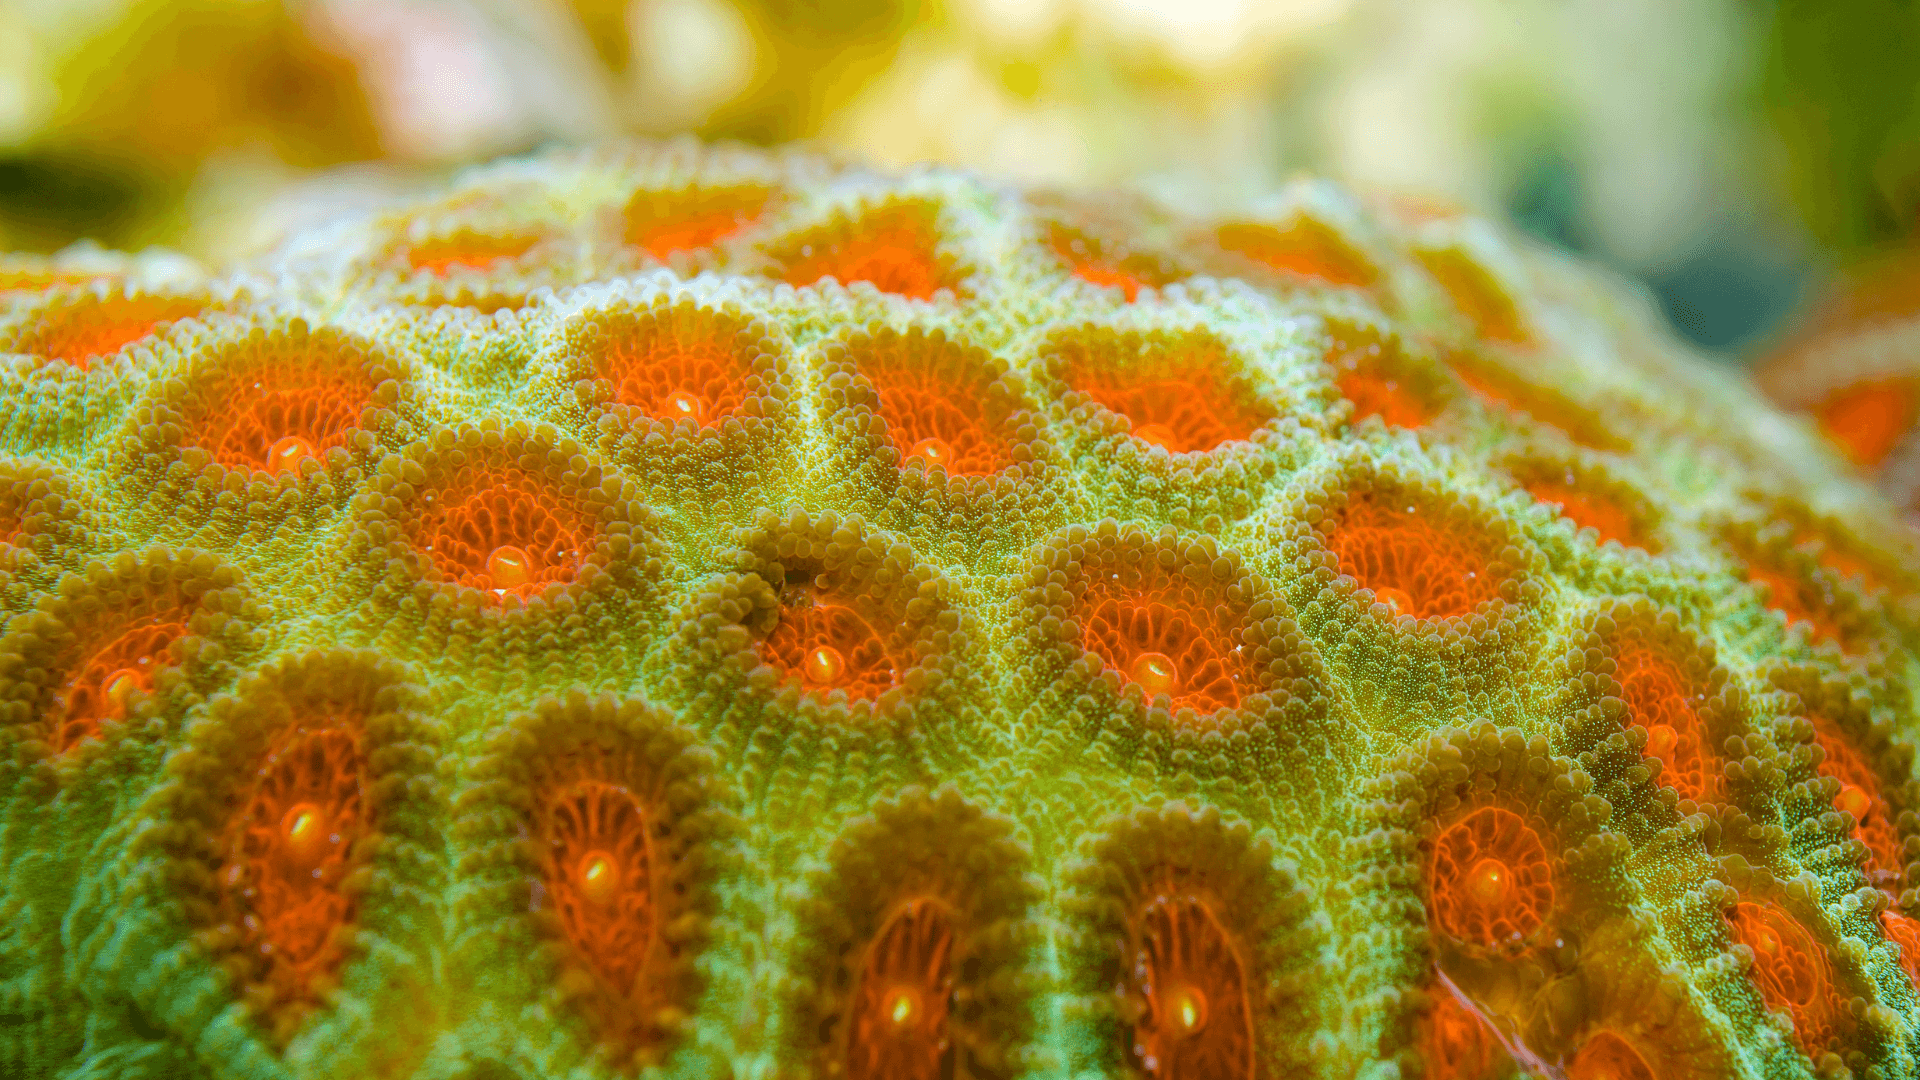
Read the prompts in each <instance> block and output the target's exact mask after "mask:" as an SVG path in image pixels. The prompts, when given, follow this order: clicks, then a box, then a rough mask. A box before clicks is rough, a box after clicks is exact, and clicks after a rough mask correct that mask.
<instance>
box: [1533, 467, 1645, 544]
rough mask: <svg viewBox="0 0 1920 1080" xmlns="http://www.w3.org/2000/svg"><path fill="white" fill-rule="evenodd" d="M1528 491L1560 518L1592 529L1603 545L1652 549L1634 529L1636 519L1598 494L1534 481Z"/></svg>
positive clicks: (1546, 481) (1549, 482) (1567, 486)
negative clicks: (1551, 508) (1605, 543)
mask: <svg viewBox="0 0 1920 1080" xmlns="http://www.w3.org/2000/svg"><path fill="white" fill-rule="evenodd" d="M1526 488H1527V494H1529V495H1532V496H1533V498H1534V501H1536V502H1539V503H1541V504H1542V505H1544V506H1551V507H1553V508H1554V509H1555V511H1556V512H1558V513H1559V515H1560V516H1561V517H1563V518H1566V519H1567V520H1568V521H1571V522H1573V523H1574V524H1575V525H1578V526H1579V527H1580V528H1583V529H1592V530H1593V531H1594V532H1596V533H1598V534H1599V535H1600V539H1601V541H1603V542H1604V541H1607V540H1612V541H1615V542H1616V543H1618V544H1620V546H1622V547H1635V548H1639V549H1641V550H1642V551H1648V550H1651V549H1650V548H1648V546H1647V541H1646V540H1645V539H1644V538H1642V537H1641V535H1640V531H1639V530H1638V529H1637V528H1636V527H1635V526H1634V523H1633V516H1632V515H1631V514H1629V513H1627V511H1626V510H1625V509H1623V508H1621V507H1620V506H1618V505H1616V504H1614V503H1613V502H1611V501H1609V500H1608V499H1607V498H1606V497H1605V496H1603V495H1601V494H1599V493H1598V492H1592V491H1581V490H1579V489H1578V488H1575V487H1572V486H1570V485H1567V484H1556V483H1553V482H1552V481H1548V480H1535V481H1533V482H1531V483H1529V484H1527V485H1526Z"/></svg>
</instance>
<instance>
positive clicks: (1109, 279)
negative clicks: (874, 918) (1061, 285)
mask: <svg viewBox="0 0 1920 1080" xmlns="http://www.w3.org/2000/svg"><path fill="white" fill-rule="evenodd" d="M1048 245H1049V246H1050V247H1052V248H1053V252H1054V254H1055V255H1057V256H1058V257H1059V259H1060V261H1061V262H1063V263H1065V264H1066V265H1067V268H1068V269H1069V270H1071V271H1072V273H1073V275H1074V276H1075V277H1077V278H1079V279H1080V280H1082V281H1085V282H1087V283H1088V284H1091V285H1099V286H1102V287H1104V288H1109V289H1119V290H1120V291H1121V293H1123V294H1124V295H1125V296H1126V298H1127V303H1129V304H1131V303H1133V302H1134V301H1135V300H1137V299H1138V298H1139V296H1140V290H1141V289H1144V288H1147V287H1149V286H1151V287H1153V288H1156V289H1157V288H1160V287H1162V286H1165V285H1167V284H1169V283H1171V282H1172V281H1174V280H1175V279H1176V278H1177V277H1178V276H1179V274H1178V273H1177V271H1176V270H1175V269H1174V268H1172V267H1170V266H1168V265H1166V264H1165V263H1164V262H1163V261H1162V260H1160V259H1158V258H1156V257H1154V256H1153V255H1151V254H1148V253H1145V252H1129V251H1128V250H1127V249H1126V248H1125V247H1124V246H1121V245H1118V244H1113V243H1109V242H1108V241H1106V240H1103V239H1101V238H1099V237H1095V236H1089V235H1087V234H1085V233H1081V232H1079V231H1077V230H1074V229H1071V228H1068V227H1066V226H1064V225H1059V224H1055V225H1054V226H1052V228H1051V229H1050V231H1049V235H1048Z"/></svg>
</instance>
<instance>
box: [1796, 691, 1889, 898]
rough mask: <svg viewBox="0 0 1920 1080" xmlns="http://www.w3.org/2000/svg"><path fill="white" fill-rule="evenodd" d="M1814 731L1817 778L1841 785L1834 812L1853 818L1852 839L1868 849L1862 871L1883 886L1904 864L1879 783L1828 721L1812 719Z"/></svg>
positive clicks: (1862, 758) (1868, 767)
mask: <svg viewBox="0 0 1920 1080" xmlns="http://www.w3.org/2000/svg"><path fill="white" fill-rule="evenodd" d="M1813 730H1814V741H1815V742H1816V743H1817V744H1818V745H1819V747H1820V749H1821V751H1822V752H1823V755H1824V760H1823V761H1821V763H1820V766H1819V773H1820V775H1821V776H1831V777H1833V778H1834V779H1835V780H1838V781H1840V791H1839V793H1838V794H1836V795H1835V796H1834V799H1833V805H1834V808H1835V809H1837V810H1844V811H1846V812H1847V813H1849V814H1852V815H1853V822H1854V824H1853V835H1854V837H1855V838H1856V839H1858V840H1859V841H1860V842H1861V843H1863V844H1865V845H1866V847H1867V861H1866V865H1865V866H1864V867H1863V869H1864V870H1865V871H1866V874H1867V877H1868V879H1869V880H1871V881H1874V882H1875V883H1876V884H1880V885H1885V884H1887V879H1890V878H1893V877H1895V876H1897V875H1898V873H1899V871H1900V868H1901V865H1902V863H1903V860H1902V858H1901V856H1900V833H1899V830H1898V828H1896V827H1895V825H1894V822H1893V817H1894V814H1893V811H1892V808H1891V807H1889V806H1888V805H1887V801H1886V799H1885V798H1883V797H1882V796H1881V795H1880V790H1881V789H1880V781H1879V779H1878V777H1876V776H1875V774H1874V771H1873V768H1872V766H1870V765H1868V764H1867V760H1866V758H1864V757H1862V756H1861V755H1860V754H1859V752H1858V751H1856V750H1854V749H1853V747H1852V745H1851V744H1849V743H1848V742H1847V741H1846V739H1845V737H1844V736H1842V735H1841V734H1840V733H1839V732H1838V731H1836V730H1834V728H1833V726H1832V725H1831V724H1830V723H1829V722H1828V721H1826V720H1824V719H1821V718H1815V719H1814V721H1813Z"/></svg>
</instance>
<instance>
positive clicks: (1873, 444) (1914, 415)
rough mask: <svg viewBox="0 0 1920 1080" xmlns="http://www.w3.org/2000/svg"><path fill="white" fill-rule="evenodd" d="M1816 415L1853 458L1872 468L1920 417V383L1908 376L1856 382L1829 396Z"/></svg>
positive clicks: (1885, 457)
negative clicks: (1918, 384)
mask: <svg viewBox="0 0 1920 1080" xmlns="http://www.w3.org/2000/svg"><path fill="white" fill-rule="evenodd" d="M1815 415H1817V416H1818V417H1819V421H1820V429H1821V430H1822V431H1824V432H1826V435H1827V437H1828V438H1829V439H1831V440H1833V442H1834V443H1835V444H1836V445H1838V446H1839V447H1840V450H1841V452H1843V453H1844V454H1846V456H1847V459H1848V460H1849V461H1852V462H1853V463H1854V464H1855V465H1858V466H1859V467H1860V468H1862V469H1872V468H1875V467H1877V466H1878V465H1879V464H1880V463H1881V462H1883V461H1885V460H1886V459H1887V455H1889V454H1891V453H1893V448H1894V447H1896V446H1898V445H1900V440H1901V439H1902V438H1904V437H1905V436H1906V434H1907V432H1909V431H1911V430H1913V425H1914V422H1915V421H1916V420H1920V386H1916V385H1915V383H1914V380H1912V379H1905V378H1895V379H1873V380H1870V381H1868V382H1863V383H1856V384H1854V385H1852V386H1849V387H1845V388H1844V389H1841V390H1839V391H1837V392H1835V393H1834V394H1833V395H1832V396H1830V397H1828V398H1827V400H1826V401H1824V402H1822V403H1821V404H1820V407H1819V408H1818V409H1817V410H1816V413H1815Z"/></svg>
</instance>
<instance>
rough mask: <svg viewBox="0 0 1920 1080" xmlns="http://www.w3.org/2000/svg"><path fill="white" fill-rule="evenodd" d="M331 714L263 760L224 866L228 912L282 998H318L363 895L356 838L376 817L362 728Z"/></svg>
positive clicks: (341, 955)
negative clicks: (319, 983) (368, 801)
mask: <svg viewBox="0 0 1920 1080" xmlns="http://www.w3.org/2000/svg"><path fill="white" fill-rule="evenodd" d="M325 720H326V721H330V722H323V723H321V724H318V725H316V726H313V727H306V726H295V727H294V728H291V729H290V730H289V731H288V732H287V733H286V734H285V735H284V736H282V737H281V738H280V739H279V740H278V741H277V742H276V744H275V745H274V746H273V747H272V748H271V749H270V750H269V751H268V752H267V754H266V756H265V757H264V758H263V760H262V761H261V762H260V764H259V766H258V768H257V769H256V770H254V772H253V774H252V775H253V776H254V777H255V779H254V782H253V786H252V789H251V791H249V792H248V793H247V795H246V796H245V797H244V799H243V800H242V802H241V804H240V808H239V810H238V812H237V813H236V814H235V815H234V816H233V817H232V819H231V820H230V823H229V825H228V827H227V831H226V838H225V841H224V849H225V851H226V858H225V862H224V865H223V867H222V869H221V871H220V873H219V874H218V875H217V880H218V881H219V883H220V886H221V906H222V911H223V915H224V917H225V920H226V921H227V923H228V924H229V925H231V926H233V927H235V928H236V929H237V930H238V931H239V932H240V933H241V935H242V937H243V938H244V939H245V940H246V942H247V945H246V946H245V948H244V949H243V951H244V952H245V953H248V954H252V955H255V956H258V957H259V958H260V959H261V960H262V961H263V962H264V964H265V966H266V971H265V977H264V979H263V980H262V981H264V982H265V983H267V984H268V985H270V986H272V987H273V988H274V990H275V992H276V993H277V994H278V996H279V997H280V998H282V999H305V998H311V997H312V996H313V994H314V991H315V987H314V980H315V979H316V978H318V977H322V976H331V975H332V973H333V972H334V971H336V970H337V969H338V968H339V966H340V964H341V963H342V961H344V960H345V958H346V954H347V942H346V941H345V939H344V938H343V937H342V935H341V933H340V931H341V930H342V929H343V928H344V927H347V926H350V925H351V924H352V923H353V921H354V917H355V915H356V903H355V900H354V897H353V894H352V893H350V892H348V891H347V890H346V889H345V888H343V884H344V882H345V880H346V878H347V877H348V875H349V873H350V872H351V871H352V870H353V869H354V868H355V866H357V865H358V863H359V862H360V856H359V855H358V854H357V848H356V844H355V841H356V840H358V839H359V838H360V837H362V836H364V835H366V834H367V832H368V831H369V828H370V825H371V823H370V822H368V821H367V820H366V818H365V815H364V812H363V805H362V785H363V783H364V779H365V775H366V759H365V755H364V753H363V752H362V750H361V747H360V739H359V735H358V733H357V732H356V731H355V730H353V729H352V727H351V726H350V725H349V724H348V723H346V722H344V721H342V720H341V719H340V718H325Z"/></svg>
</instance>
